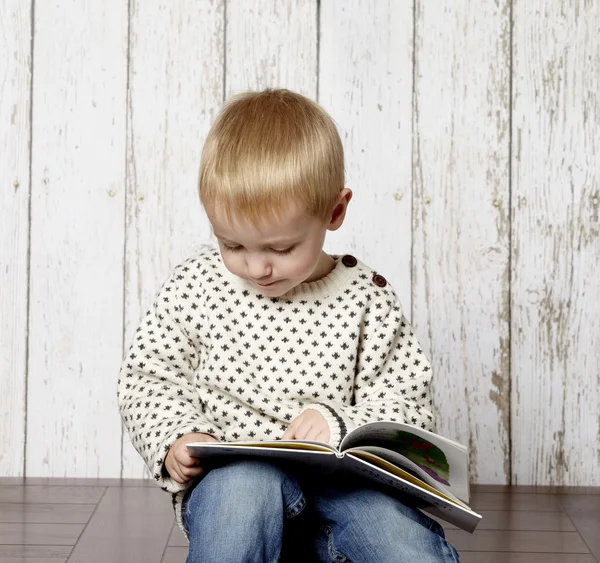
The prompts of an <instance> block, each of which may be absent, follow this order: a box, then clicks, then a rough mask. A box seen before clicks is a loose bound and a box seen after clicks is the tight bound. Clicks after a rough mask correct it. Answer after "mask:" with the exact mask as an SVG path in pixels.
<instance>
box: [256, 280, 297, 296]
mask: <svg viewBox="0 0 600 563" xmlns="http://www.w3.org/2000/svg"><path fill="white" fill-rule="evenodd" d="M297 285H298V284H297V283H290V282H287V283H286V282H282V283H278V284H275V285H273V286H267V287H262V286H260V285H256V289H257V290H258V292H259V293H260V294H261V295H262V296H263V297H283V296H284V295H285V294H286V293H288V292H289V291H291V290H292V289H294V288H295V287H296V286H297Z"/></svg>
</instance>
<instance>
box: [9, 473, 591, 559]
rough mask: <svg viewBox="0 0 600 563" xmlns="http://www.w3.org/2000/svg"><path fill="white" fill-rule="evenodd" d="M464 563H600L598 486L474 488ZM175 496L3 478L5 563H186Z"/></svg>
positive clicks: (97, 484)
mask: <svg viewBox="0 0 600 563" xmlns="http://www.w3.org/2000/svg"><path fill="white" fill-rule="evenodd" d="M472 492H473V495H472V502H471V505H472V506H473V508H474V509H475V510H477V511H479V512H480V513H482V514H483V520H482V522H481V524H480V525H479V527H478V529H477V531H476V532H475V534H473V535H471V534H467V533H465V532H462V531H461V530H457V529H455V528H452V527H451V526H447V525H445V526H444V527H445V528H446V531H447V536H448V538H449V540H450V541H451V542H452V543H453V544H454V546H455V547H456V548H457V549H458V551H459V553H460V555H461V561H462V562H463V563H525V562H527V563H529V562H541V561H544V562H548V563H598V562H600V488H570V487H562V488H552V489H550V488H532V487H512V488H508V487H498V486H476V487H473V489H472ZM185 545H186V544H185V540H184V538H183V536H182V535H181V533H180V532H179V530H178V529H176V528H174V521H173V513H172V509H171V503H170V497H169V495H167V494H166V493H164V492H162V491H160V490H159V489H158V488H157V487H156V486H155V485H154V483H152V482H148V481H134V480H130V481H118V480H87V479H27V480H22V479H11V478H0V563H23V562H24V561H30V562H32V563H64V562H65V561H68V562H69V563H96V562H98V563H100V562H102V563H120V562H123V563H136V562H140V563H142V562H143V563H153V562H156V563H160V562H162V563H183V562H184V561H185V557H186V554H187V548H186V546H185Z"/></svg>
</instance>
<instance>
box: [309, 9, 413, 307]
mask: <svg viewBox="0 0 600 563" xmlns="http://www.w3.org/2000/svg"><path fill="white" fill-rule="evenodd" d="M412 6H413V3H412V2H396V1H395V0H384V1H381V2H370V1H369V0H352V1H348V0H335V1H331V2H322V3H321V16H320V40H319V47H320V53H319V61H320V62H319V101H320V103H321V104H323V106H324V107H325V108H326V109H327V110H328V111H329V112H330V113H331V114H332V117H333V118H334V119H335V120H336V122H337V124H338V127H339V129H340V134H341V136H342V141H343V143H344V151H345V161H346V174H347V176H346V184H347V187H349V188H351V189H352V190H353V192H354V199H353V201H352V202H351V204H350V207H349V208H348V215H347V219H346V223H345V224H344V226H343V227H342V229H340V230H339V231H337V232H334V233H330V234H329V235H328V243H327V245H326V249H327V250H328V251H329V252H330V253H337V254H346V253H354V254H356V256H357V257H359V258H360V259H361V260H363V261H365V263H367V264H369V265H370V266H371V267H373V268H375V269H377V270H378V271H380V272H381V273H382V274H383V275H384V276H385V277H386V278H388V279H389V281H390V282H391V283H392V284H393V286H394V288H395V289H396V291H397V293H398V295H399V298H400V300H401V302H402V305H403V307H404V310H405V313H406V315H407V316H408V317H410V315H411V271H410V270H411V245H412V232H411V213H412V193H411V180H412V174H411V138H412V130H411V128H412V96H413V93H412V87H413V84H412V82H413V81H412V76H413V73H412V67H413V52H412V51H413V9H412ZM379 241H385V242H384V243H383V244H381V243H380V242H379Z"/></svg>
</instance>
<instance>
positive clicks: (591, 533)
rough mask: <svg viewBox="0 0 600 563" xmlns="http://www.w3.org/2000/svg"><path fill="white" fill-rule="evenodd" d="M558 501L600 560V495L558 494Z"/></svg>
mask: <svg viewBox="0 0 600 563" xmlns="http://www.w3.org/2000/svg"><path fill="white" fill-rule="evenodd" d="M557 501H558V503H559V504H560V506H561V507H562V509H563V510H564V511H565V512H566V513H567V515H568V516H569V518H570V519H571V520H572V521H573V524H575V527H576V528H577V531H578V532H579V533H580V534H581V536H582V537H583V540H584V541H585V543H586V544H587V546H588V547H589V549H590V551H591V552H592V553H593V554H594V556H595V557H596V559H598V561H600V496H592V495H590V496H580V495H557Z"/></svg>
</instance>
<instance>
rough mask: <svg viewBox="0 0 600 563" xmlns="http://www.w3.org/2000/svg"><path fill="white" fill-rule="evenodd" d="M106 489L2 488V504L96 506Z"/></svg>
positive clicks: (71, 487) (60, 487)
mask: <svg viewBox="0 0 600 563" xmlns="http://www.w3.org/2000/svg"><path fill="white" fill-rule="evenodd" d="M105 491H106V489H105V488H104V487H73V486H29V485H27V486H19V487H14V486H6V485H2V486H0V502H10V503H34V504H36V503H50V504H58V503H61V504H62V503H66V504H95V503H97V502H98V501H99V500H100V498H101V497H102V495H103V494H104V492H105Z"/></svg>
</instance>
